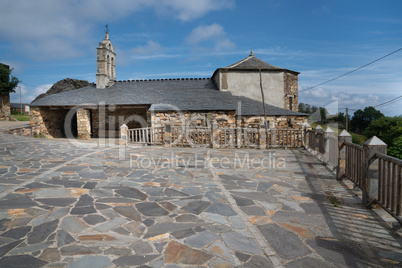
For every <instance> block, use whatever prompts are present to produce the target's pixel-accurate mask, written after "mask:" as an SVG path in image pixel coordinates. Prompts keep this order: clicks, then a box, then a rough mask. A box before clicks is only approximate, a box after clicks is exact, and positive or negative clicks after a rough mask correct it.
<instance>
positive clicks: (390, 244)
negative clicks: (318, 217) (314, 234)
mask: <svg viewBox="0 0 402 268" xmlns="http://www.w3.org/2000/svg"><path fill="white" fill-rule="evenodd" d="M293 154H294V157H295V159H296V160H297V162H298V164H299V167H300V168H301V170H302V173H303V175H304V176H305V177H306V182H307V184H308V186H309V188H310V190H311V194H310V198H311V199H312V200H314V201H315V203H316V204H317V205H318V207H319V209H320V210H321V213H322V215H324V217H325V220H326V221H327V224H328V227H329V230H330V232H331V233H332V235H333V238H335V239H336V240H333V241H332V242H328V241H331V240H328V239H326V238H315V240H316V241H315V247H318V248H319V250H316V251H317V253H319V254H321V253H320V250H321V251H323V252H324V253H325V252H326V251H328V250H333V251H334V252H336V253H337V255H341V256H343V260H339V262H343V263H345V264H346V265H347V266H348V267H349V266H350V267H360V266H364V267H366V266H374V267H378V266H381V267H383V266H389V267H392V266H393V265H395V267H397V266H396V265H398V264H399V262H400V261H402V239H401V237H400V236H399V235H398V234H395V233H393V230H392V228H391V226H390V225H389V224H388V223H387V222H386V221H385V220H384V219H383V218H382V217H381V216H380V215H379V214H378V213H377V212H376V211H375V210H369V209H365V208H361V198H360V196H359V195H360V193H359V192H356V191H354V190H353V183H352V182H349V181H340V182H338V181H336V179H335V174H334V172H333V171H332V170H331V169H329V168H328V167H327V166H325V165H316V164H314V163H317V160H316V159H315V157H314V156H312V155H308V154H305V155H301V154H300V153H299V152H298V151H293ZM309 160H310V161H309ZM317 169H322V170H317ZM319 173H323V174H319ZM328 174H333V176H328ZM348 248H349V250H351V251H355V253H354V254H353V255H352V256H351V255H350V251H349V252H348V250H347V249H348ZM324 253H323V254H324ZM324 258H325V257H324Z"/></svg>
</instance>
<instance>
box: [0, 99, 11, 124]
mask: <svg viewBox="0 0 402 268" xmlns="http://www.w3.org/2000/svg"><path fill="white" fill-rule="evenodd" d="M0 98H1V99H2V102H0V105H1V104H2V103H3V106H2V107H1V110H0V118H1V119H4V120H8V119H9V118H10V116H11V110H10V109H11V108H10V106H11V104H10V94H9V93H6V94H4V95H1V96H0Z"/></svg>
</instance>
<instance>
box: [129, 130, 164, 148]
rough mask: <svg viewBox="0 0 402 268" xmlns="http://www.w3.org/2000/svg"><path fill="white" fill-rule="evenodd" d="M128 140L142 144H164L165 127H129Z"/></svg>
mask: <svg viewBox="0 0 402 268" xmlns="http://www.w3.org/2000/svg"><path fill="white" fill-rule="evenodd" d="M128 140H129V141H130V142H134V143H142V144H163V142H164V138H163V127H146V128H134V129H129V130H128Z"/></svg>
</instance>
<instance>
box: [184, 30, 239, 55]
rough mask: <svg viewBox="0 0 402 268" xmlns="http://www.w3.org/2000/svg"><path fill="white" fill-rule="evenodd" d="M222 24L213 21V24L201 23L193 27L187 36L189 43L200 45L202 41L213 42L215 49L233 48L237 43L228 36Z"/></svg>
mask: <svg viewBox="0 0 402 268" xmlns="http://www.w3.org/2000/svg"><path fill="white" fill-rule="evenodd" d="M226 35H227V34H226V32H225V30H224V28H223V26H222V25H220V24H217V23H213V24H211V25H200V26H198V27H197V28H195V29H193V30H192V31H191V33H190V34H189V35H188V36H187V38H186V42H187V43H188V44H191V45H194V46H198V45H199V44H200V43H206V42H208V43H213V44H214V46H215V47H214V48H215V50H218V51H219V50H225V49H233V48H234V47H235V44H234V43H233V42H232V41H230V40H229V39H228V38H227V37H226Z"/></svg>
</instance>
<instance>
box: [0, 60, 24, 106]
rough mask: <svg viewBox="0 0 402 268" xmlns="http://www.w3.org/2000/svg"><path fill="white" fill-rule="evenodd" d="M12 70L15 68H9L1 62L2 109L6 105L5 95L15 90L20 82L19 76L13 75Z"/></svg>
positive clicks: (0, 90)
mask: <svg viewBox="0 0 402 268" xmlns="http://www.w3.org/2000/svg"><path fill="white" fill-rule="evenodd" d="M12 71H13V69H9V68H8V66H6V65H3V64H0V97H1V108H2V109H3V107H4V104H3V96H4V95H6V94H9V93H11V92H15V90H14V89H15V88H16V87H17V86H18V83H19V82H20V81H19V80H18V78H17V77H14V76H12V75H11V72H12ZM3 112H4V111H3Z"/></svg>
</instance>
